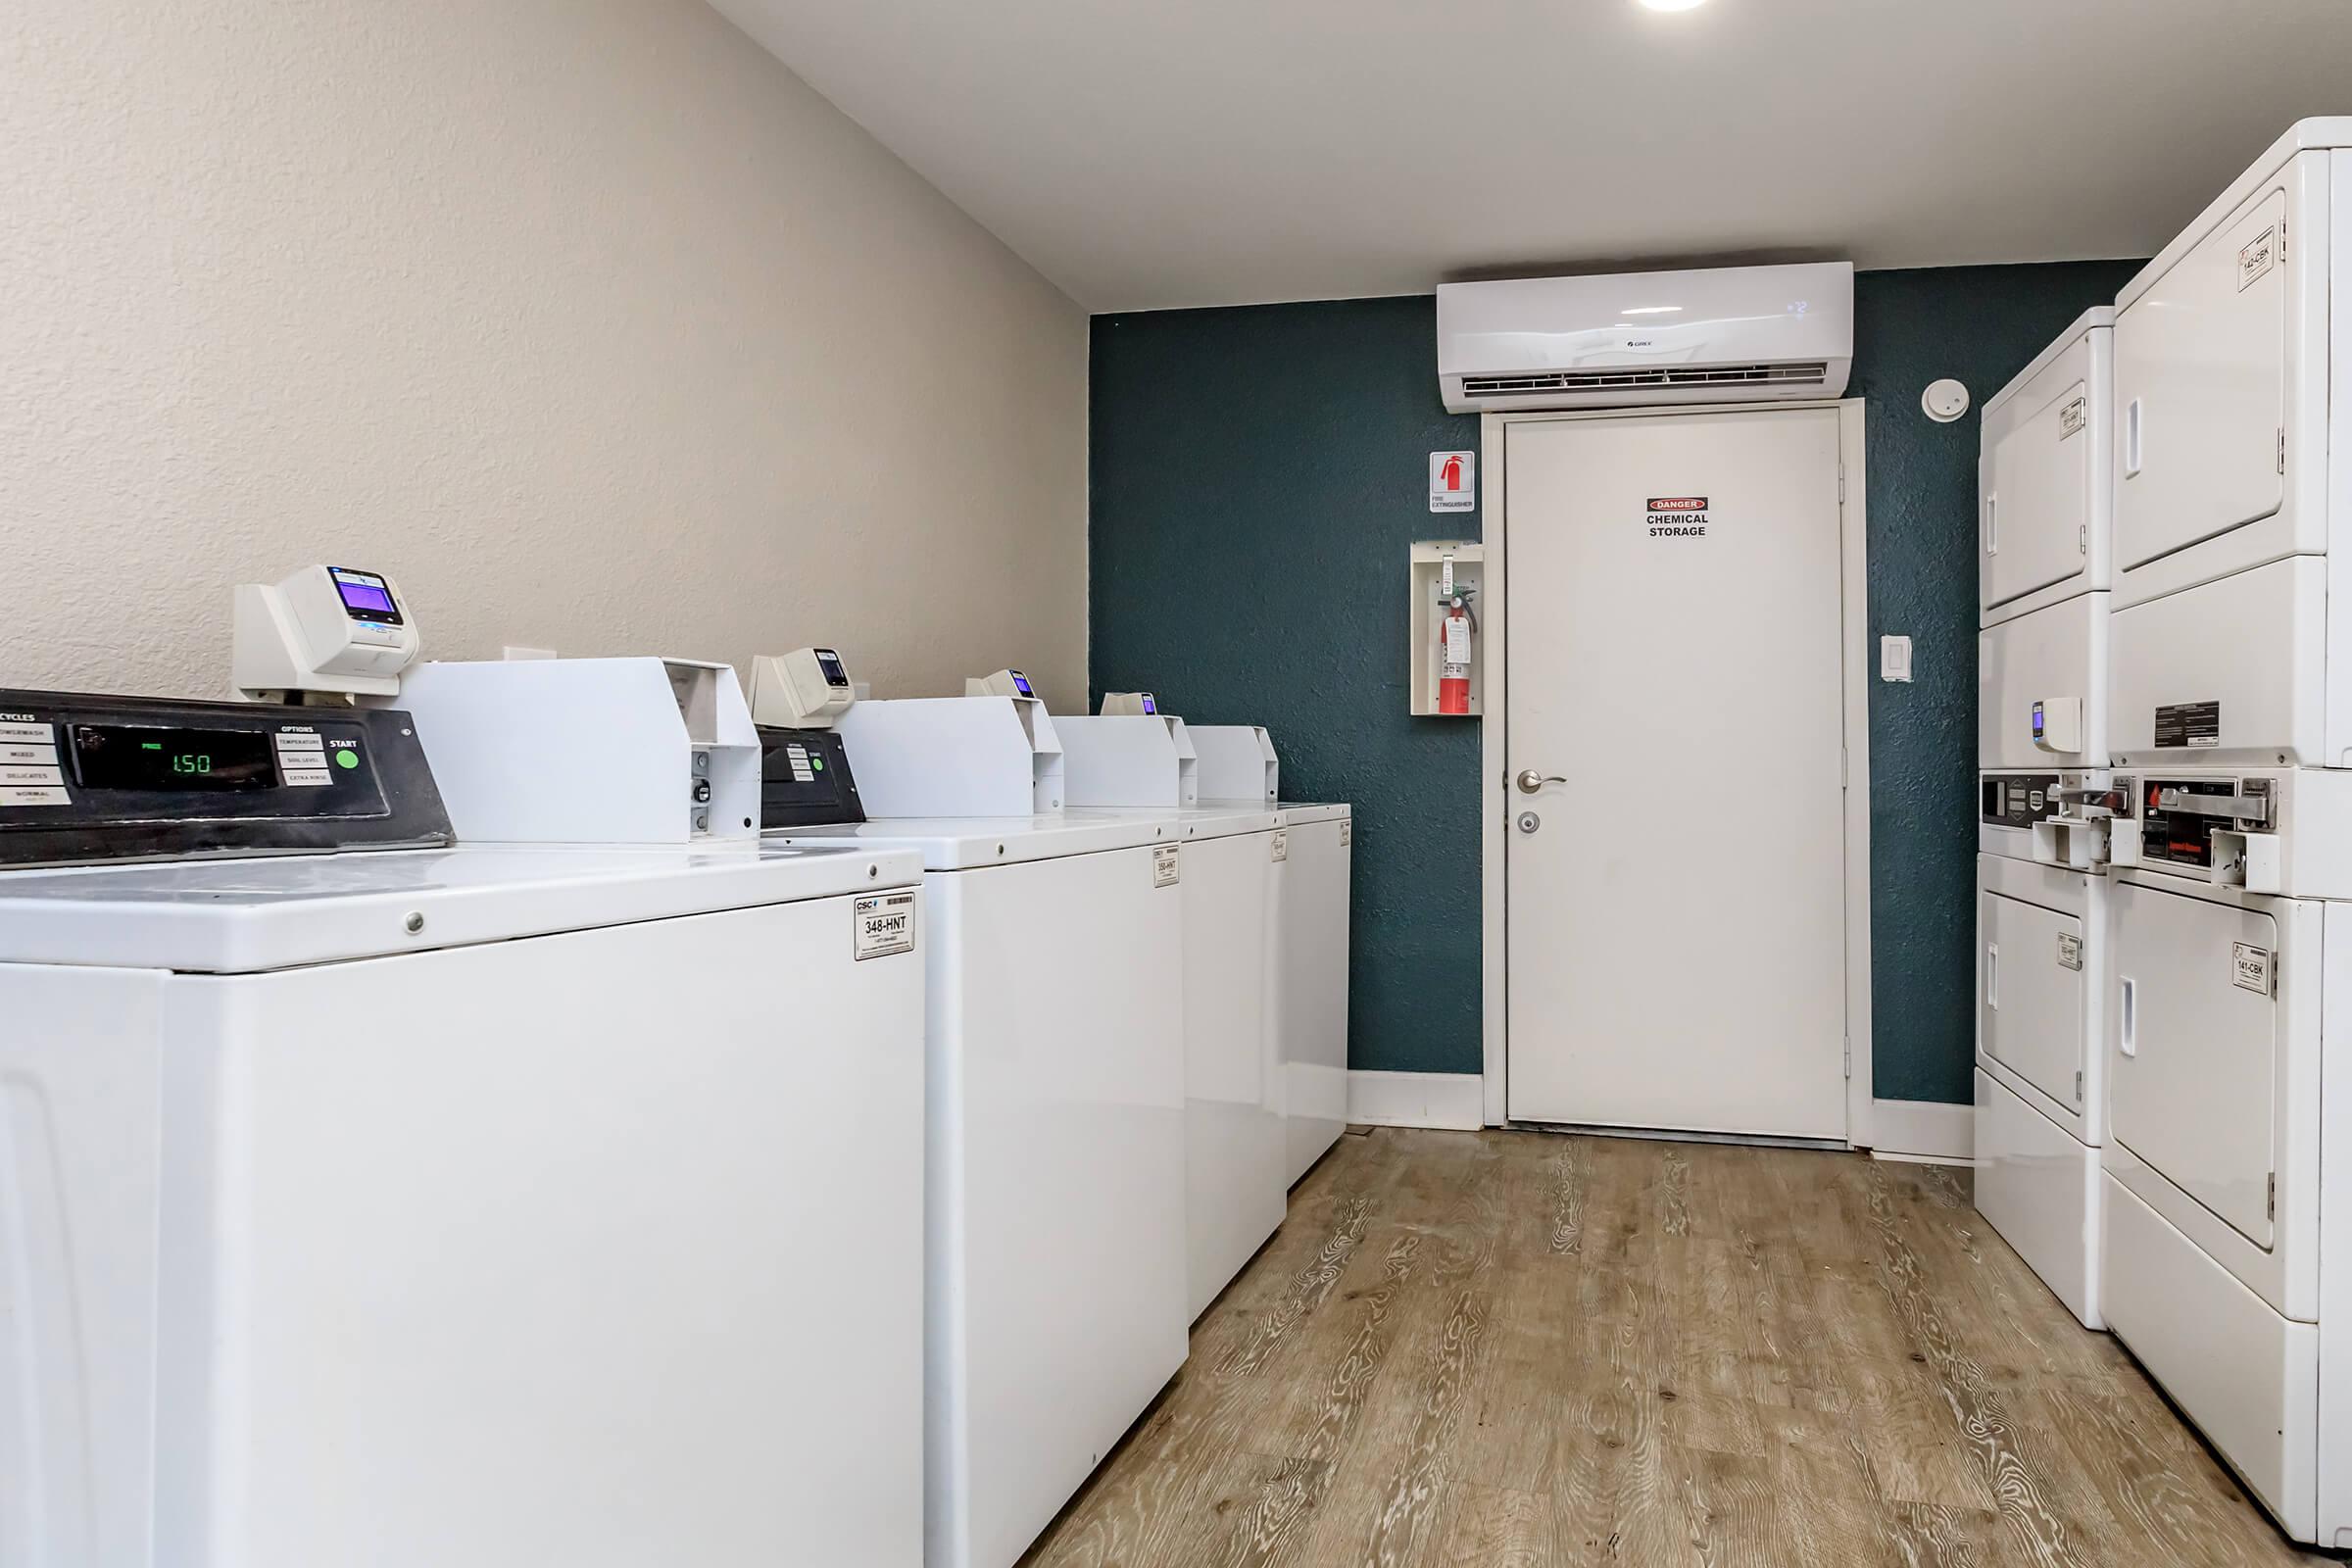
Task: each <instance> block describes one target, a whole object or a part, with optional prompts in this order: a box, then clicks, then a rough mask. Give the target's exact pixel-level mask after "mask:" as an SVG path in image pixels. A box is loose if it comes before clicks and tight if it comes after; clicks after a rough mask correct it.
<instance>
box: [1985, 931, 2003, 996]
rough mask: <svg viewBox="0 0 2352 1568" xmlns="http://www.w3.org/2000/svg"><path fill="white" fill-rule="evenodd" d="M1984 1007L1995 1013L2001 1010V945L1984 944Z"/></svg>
mask: <svg viewBox="0 0 2352 1568" xmlns="http://www.w3.org/2000/svg"><path fill="white" fill-rule="evenodd" d="M1985 1005H1986V1006H1987V1007H1990V1008H1991V1009H1992V1010H1993V1011H1995V1012H1998V1011H2000V1010H2001V945H2000V944H1999V943H1998V942H1987V943H1985Z"/></svg>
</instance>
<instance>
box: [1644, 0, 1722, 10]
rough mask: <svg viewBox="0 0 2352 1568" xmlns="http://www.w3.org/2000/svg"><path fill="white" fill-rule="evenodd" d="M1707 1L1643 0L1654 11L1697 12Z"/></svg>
mask: <svg viewBox="0 0 2352 1568" xmlns="http://www.w3.org/2000/svg"><path fill="white" fill-rule="evenodd" d="M1706 3H1707V0H1642V5H1644V6H1645V7H1647V8H1648V9H1650V10H1652V11H1695V10H1697V9H1698V8H1699V7H1700V6H1703V5H1705V4H1706Z"/></svg>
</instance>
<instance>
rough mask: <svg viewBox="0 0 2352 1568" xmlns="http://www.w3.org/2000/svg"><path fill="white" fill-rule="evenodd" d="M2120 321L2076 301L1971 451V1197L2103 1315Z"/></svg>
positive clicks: (1999, 398) (2044, 1272)
mask: <svg viewBox="0 0 2352 1568" xmlns="http://www.w3.org/2000/svg"><path fill="white" fill-rule="evenodd" d="M2113 321H2114V313H2113V312H2112V311H2109V310H2106V309H2098V310H2093V311H2089V312H2086V313H2084V314H2083V315H2082V317H2081V318H2080V319H2077V320H2076V321H2075V322H2074V324H2073V325H2071V326H2069V327H2068V328H2067V330H2066V331H2065V332H2063V333H2061V334H2060V335H2059V337H2058V338H2057V340H2056V341H2054V342H2053V343H2051V344H2050V346H2049V347H2048V348H2046V349H2044V350H2043V351H2042V352H2041V353H2040V354H2039V355H2038V356H2036V357H2035V359H2034V362H2033V363H2032V364H2030V365H2028V366H2027V367H2026V368H2024V369H2023V370H2021V371H2020V372H2019V373H2018V374H2017V375H2016V377H2014V378H2013V379H2012V380H2011V381H2010V382H2009V384H2008V385H2007V386H2005V387H2003V388H2002V389H2001V390H2000V391H1999V392H1998V393H1996V394H1995V395H1994V396H1993V397H1992V398H1991V399H1990V400H1989V401H1987V402H1986V404H1985V414H1984V419H1983V430H1982V441H1983V453H1982V457H1981V459H1980V463H1979V470H1978V483H1979V492H1980V494H1979V506H1980V514H1981V515H1980V527H1979V540H1978V544H1979V557H1978V562H1979V566H1978V614H1979V623H1980V626H1981V628H1982V629H1981V630H1980V631H1979V633H1978V638H1977V711H1978V737H1977V760H1978V766H1979V767H1980V769H1982V771H1981V773H1980V775H1979V781H1978V782H1979V805H1978V814H1977V822H1978V827H1977V838H1978V850H1979V854H1978V857H1977V1031H1976V1035H1977V1060H1976V1073H1975V1100H1976V1118H1975V1124H1976V1126H1975V1130H1976V1164H1977V1170H1976V1203H1977V1208H1978V1210H1979V1211H1980V1212H1981V1213H1983V1214H1984V1215H1985V1218H1986V1220H1988V1221H1989V1222H1990V1223H1991V1224H1992V1226H1993V1228H1994V1229H1995V1230H1997V1231H1999V1232H2000V1233H2001V1235H2002V1237H2003V1238H2004V1239H2006V1240H2007V1241H2008V1242H2009V1244H2010V1245H2011V1246H2012V1247H2014V1248H2015V1249H2016V1250H2017V1252H2018V1255H2019V1256H2021V1257H2023V1258H2024V1259H2025V1260H2026V1262H2027V1263H2028V1264H2029V1265H2030V1266H2031V1267H2032V1268H2033V1269H2034V1273H2035V1274H2037V1275H2039V1276H2040V1277H2041V1279H2042V1281H2043V1282H2044V1283H2045V1284H2047V1285H2048V1286H2049V1288H2050V1290H2051V1291H2052V1293H2054V1294H2055V1295H2056V1296H2057V1297H2058V1299H2060V1300H2062V1301H2063V1302H2065V1303H2066V1306H2067V1308H2068V1310H2070V1311H2072V1312H2073V1313H2074V1314H2075V1315H2076V1317H2078V1318H2080V1319H2081V1320H2082V1322H2083V1323H2084V1324H2086V1325H2087V1326H2089V1327H2091V1328H2097V1327H2100V1326H2101V1317H2100V1308H2099V1300H2098V1296H2099V1288H2098V1287H2099V1267H2098V1256H2099V1239H2100V1233H2101V1214H2102V1206H2101V1202H2100V1193H2099V1180H2098V1172H2099V1155H2098V1151H2099V1146H2100V1144H2101V1143H2102V1142H2103V1141H2104V1139H2105V1109H2106V1101H2105V1095H2104V1079H2105V1072H2104V1067H2103V1060H2102V1054H2101V1051H2100V1039H2101V1036H2100V1030H2099V1019H2100V1008H2101V1007H2102V1005H2104V1002H2105V996H2106V979H2105V976H2106V967H2105V965H2106V957H2107V924H2106V906H2107V892H2108V878H2107V876H2106V874H2105V861H2106V847H2105V841H2104V835H2103V827H2102V823H2103V820H2104V818H2103V816H2101V815H2100V813H2101V812H2103V811H2104V810H2105V809H2107V808H2108V807H2109V806H2110V805H2111V804H2112V803H2109V802H2105V801H2104V800H2103V799H2101V797H2102V796H2103V792H2104V790H2105V787H2106V781H2107V774H2106V772H2105V764H2106V760H2107V733H2106V731H2107V716H2106V715H2107V649H2108V636H2107V634H2108V605H2109V600H2110V598H2111V597H2112V596H2111V593H2110V587H2109V585H2110V581H2111V563H2110V558H2109V543H2110V530H2109V520H2110V509H2109V506H2108V486H2109V453H2108V445H2109V435H2110V431H2111V430H2112V428H2113V420H2112V417H2111V412H2110V411H2111V404H2112V396H2111V386H2110V381H2111V373H2112V348H2113V343H2112V338H2113ZM2094 799H2097V800H2099V801H2100V804H2099V805H2098V806H2095V807H2094V806H2093V805H2091V804H2090V803H2091V802H2092V801H2093V800H2094Z"/></svg>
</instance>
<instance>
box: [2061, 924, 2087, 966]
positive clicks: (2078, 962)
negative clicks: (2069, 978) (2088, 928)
mask: <svg viewBox="0 0 2352 1568" xmlns="http://www.w3.org/2000/svg"><path fill="white" fill-rule="evenodd" d="M2058 967H2060V968H2061V969H2080V968H2082V938H2081V937H2079V936H2077V935H2075V934H2074V933H2073V932H2072V931H2061V932H2059V933H2058Z"/></svg>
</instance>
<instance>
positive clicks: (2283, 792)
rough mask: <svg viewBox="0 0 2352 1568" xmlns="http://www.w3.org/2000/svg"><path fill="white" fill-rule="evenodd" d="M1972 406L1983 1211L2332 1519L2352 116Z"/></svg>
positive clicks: (2230, 1453) (2341, 1320) (2280, 1490)
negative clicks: (1977, 415) (1976, 447)
mask: <svg viewBox="0 0 2352 1568" xmlns="http://www.w3.org/2000/svg"><path fill="white" fill-rule="evenodd" d="M1982 430H1983V456H1982V460H1981V466H1980V491H1981V495H1980V499H1981V508H1982V517H1981V534H1982V537H1981V540H1980V544H1981V549H1982V553H1981V556H1980V578H1979V581H1980V590H1981V592H1980V609H1981V617H1980V625H1981V628H1982V629H1981V632H1980V637H1979V688H1980V690H1979V698H1980V702H1979V711H1980V726H1981V728H1980V735H1979V748H1980V751H1979V756H1980V765H1981V768H1982V772H1981V774H1980V781H1981V791H1980V801H1979V841H1978V848H1979V851H1980V854H1979V858H1978V895H1977V904H1978V915H1977V928H1978V936H1979V956H1978V1029H1977V1041H1978V1049H1977V1072H1976V1139H1977V1147H1976V1152H1977V1162H1978V1170H1977V1178H1976V1180H1977V1205H1978V1207H1979V1208H1980V1209H1981V1210H1982V1211H1983V1212H1984V1214H1985V1217H1986V1218H1987V1219H1988V1220H1990V1221H1991V1223H1992V1224H1993V1225H1994V1226H1995V1227H1996V1228H1997V1229H1998V1230H1999V1231H2000V1232H2001V1234H2002V1235H2003V1236H2004V1237H2005V1238H2006V1239H2007V1240H2008V1241H2010V1242H2011V1243H2012V1244H2013V1245H2014V1246H2015V1247H2016V1249H2017V1250H2018V1251H2019V1253H2020V1254H2021V1255H2022V1256H2024V1257H2025V1258H2026V1260H2027V1261H2028V1262H2029V1263H2030V1264H2032V1265H2033V1267H2034V1269H2035V1271H2036V1272H2037V1273H2038V1274H2039V1275H2040V1276H2041V1278H2042V1279H2043V1280H2044V1281H2046V1282H2047V1283H2048V1284H2049V1286H2050V1288H2051V1289H2052V1291H2054V1292H2055V1293H2056V1294H2057V1295H2058V1296H2059V1298H2060V1299H2063V1300H2064V1301H2065V1303H2066V1304H2067V1306H2068V1307H2069V1308H2070V1309H2072V1310H2073V1312H2074V1313H2075V1315H2076V1316H2077V1317H2079V1318H2080V1319H2081V1320H2082V1322H2083V1323H2084V1324H2085V1325H2087V1326H2089V1327H2091V1328H2102V1327H2103V1328H2107V1329H2111V1330H2113V1331H2114V1333H2115V1334H2116V1335H2117V1336H2118V1337H2119V1338H2120V1339H2121V1340H2122V1341H2123V1342H2124V1343H2125V1344H2126V1345H2127V1346H2128V1347H2129V1348H2131V1351H2132V1352H2133V1354H2134V1355H2136V1356H2137V1357H2138V1359H2139V1360H2140V1362H2141V1364H2142V1365H2144V1366H2145V1367H2146V1369H2147V1370H2148V1372H2149V1373H2150V1375H2151V1376H2153V1377H2154V1378H2155V1379H2156V1380H2157V1382H2159V1383H2160V1384H2161V1385H2162V1386H2163V1387H2164V1389H2165V1390H2166V1392H2167V1393H2168V1394H2170V1395H2171V1396H2172V1397H2173V1398H2174V1400H2175V1401H2176V1402H2177V1403H2178V1404H2179V1405H2180V1408H2181V1409H2182V1410H2183V1411H2185V1412H2186V1413H2187V1415H2188V1416H2189V1417H2190V1419H2191V1420H2193V1421H2194V1422H2196V1423H2197V1425H2198V1426H2199V1427H2200V1428H2202V1429H2203V1431H2204V1432H2205V1434H2206V1435H2207V1437H2208V1438H2210V1439H2211V1441H2212V1442H2213V1444H2214V1446H2215V1447H2216V1449H2217V1450H2218V1451H2219V1452H2220V1453H2221V1454H2222V1455H2223V1456H2224V1457H2225V1459H2227V1461H2228V1462H2229V1464H2230V1465H2231V1467H2232V1468H2234V1469H2235V1470H2236V1472H2237V1474H2238V1475H2239V1476H2240V1477H2241V1478H2242V1479H2243V1480H2244V1482H2245V1483H2246V1485H2247V1486H2248V1487H2249V1488H2250V1489H2251V1490H2252V1491H2253V1493H2254V1494H2255V1495H2257V1496H2258V1497H2259V1498H2260V1499H2261V1500H2262V1502H2263V1503H2264V1505H2265V1506H2266V1507H2268V1508H2269V1509H2270V1510H2271V1512H2272V1513H2273V1514H2274V1515H2275V1516H2276V1517H2277V1518H2278V1521H2279V1523H2280V1524H2281V1525H2282V1526H2283V1527H2284V1528H2285V1530H2286V1532H2287V1533H2288V1534H2289V1535H2291V1536H2292V1537H2294V1538H2295V1539H2296V1540H2298V1541H2305V1542H2313V1543H2317V1544H2323V1545H2332V1546H2336V1547H2345V1546H2352V120H2345V119H2333V120H2316V121H2306V122H2304V123H2300V124H2298V125H2296V126H2295V127H2294V128H2293V129H2292V130H2290V131H2289V132H2288V133H2287V134H2286V135H2285V136H2284V137H2282V138H2281V139H2280V140H2279V141H2278V143H2277V144H2276V145H2275V146H2274V147H2272V148H2271V149H2270V151H2269V152H2268V153H2266V154H2265V155H2264V157H2263V158H2262V159H2261V160H2260V161H2259V162H2258V163H2257V164H2256V165H2255V166H2254V167H2253V168H2252V169H2250V170H2248V171H2247V172H2246V173H2245V174H2244V175H2243V176H2241V177H2240V178H2239V179H2238V180H2237V181H2236V182H2235V183H2233V184H2232V185H2231V186H2230V187H2229V189H2228V190H2227V191H2225V192H2224V193H2223V194H2222V195H2221V196H2220V197H2218V198H2217V199H2216V200H2215V201H2214V202H2213V203H2212V204H2211V205H2210V206H2209V207H2207V208H2206V210H2205V211H2204V213H2202V214H2201V215H2200V216H2199V217H2198V219H2197V220H2196V221H2195V222H2193V223H2192V224H2190V225H2189V227H2188V228H2187V229H2186V230H2185V231H2183V232H2182V233H2181V235H2180V237H2179V238H2178V239H2176V240H2175V241H2174V242H2173V243H2172V244H2170V245H2168V246H2167V247H2166V248H2165V249H2164V251H2163V252H2162V253H2161V254H2160V255H2158V256H2157V257H2156V259H2155V260H2154V261H2152V262H2151V263H2149V265H2148V266H2147V267H2146V268H2145V269H2144V270H2142V271H2141V272H2140V273H2139V274H2138V275H2137V276H2136V277H2135V278H2134V279H2133V280H2132V281H2131V284H2130V285H2128V286H2127V287H2126V288H2125V289H2124V291H2123V293H2122V294H2121V295H2120V296H2119V298H2118V300H2117V302H2116V304H2115V306H2114V308H2113V309H2100V310H2095V311H2092V312H2090V313H2088V314H2087V315H2085V316H2084V317H2083V318H2082V319H2080V320H2078V321H2077V322H2076V323H2075V324H2074V325H2073V326H2072V327H2071V328H2069V330H2068V331H2067V333H2066V334H2065V335H2064V336H2063V337H2061V338H2060V339H2059V340H2058V341H2057V342H2056V343H2054V344H2052V345H2051V346H2050V348H2049V349H2048V350H2047V351H2045V352H2044V353H2043V354H2042V355H2041V356H2040V357H2039V358H2037V359H2036V360H2035V361H2034V363H2033V364H2032V365H2031V366H2029V367H2028V368H2026V369H2025V370H2024V372H2022V373H2021V374H2020V375H2019V376H2018V377H2017V378H2016V379H2015V380H2014V381H2012V382H2011V383H2010V385H2009V386H2008V387H2006V388H2005V389H2003V390H2002V392H2001V393H2000V394H1999V395H1998V396H1997V397H1995V398H1993V399H1992V400H1991V401H1990V402H1988V403H1987V404H1986V405H1985V412H1984V417H1983V426H1982ZM2338 660H2342V661H2343V662H2342V663H2338V662H2337V661H2338Z"/></svg>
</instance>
